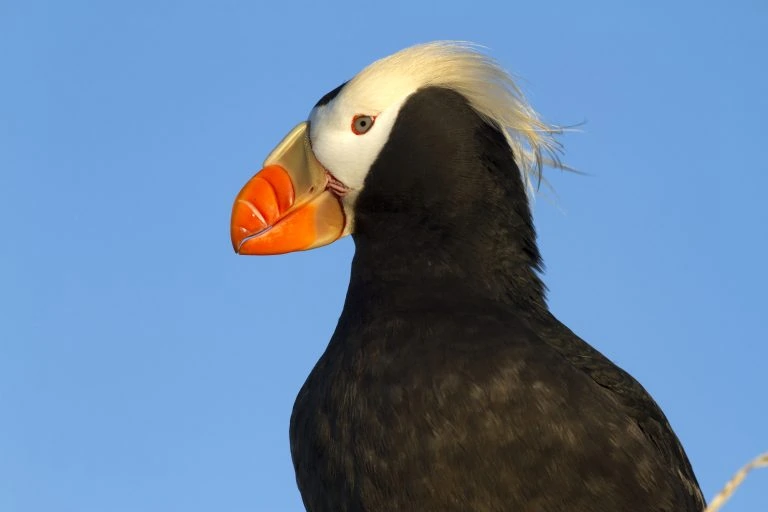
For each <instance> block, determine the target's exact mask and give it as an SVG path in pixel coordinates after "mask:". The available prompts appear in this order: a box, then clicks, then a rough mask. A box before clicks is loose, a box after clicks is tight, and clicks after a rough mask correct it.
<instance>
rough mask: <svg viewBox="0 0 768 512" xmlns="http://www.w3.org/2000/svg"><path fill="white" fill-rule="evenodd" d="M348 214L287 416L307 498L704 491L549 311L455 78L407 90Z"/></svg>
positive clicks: (495, 146) (418, 507) (618, 507)
mask: <svg viewBox="0 0 768 512" xmlns="http://www.w3.org/2000/svg"><path fill="white" fill-rule="evenodd" d="M355 221H356V224H355V232H354V235H353V236H354V239H355V244H356V253H355V257H354V261H353V266H352V275H351V281H350V285H349V291H348V294H347V299H346V303H345V305H344V311H343V313H342V314H341V318H340V319H339V323H338V326H337V328H336V332H335V333H334V335H333V338H332V339H331V341H330V344H329V345H328V348H327V350H326V352H325V353H324V354H323V356H322V358H321V359H320V361H319V362H318V363H317V366H316V367H315V368H314V370H313V371H312V373H311V375H310V376H309V378H308V379H307V381H306V383H305V384H304V386H303V388H302V389H301V392H300V393H299V396H298V398H297V400H296V404H295V407H294V411H293V416H292V419H291V450H292V454H293V460H294V464H295V467H296V475H297V480H298V484H299V488H300V490H301V494H302V497H303V499H304V504H305V506H306V508H307V510H308V511H310V512H363V511H365V512H385V511H387V512H389V511H401V512H406V511H414V512H415V511H418V512H431V511H434V512H438V511H439V512H453V511H455V512H458V511H484V512H491V511H522V510H525V511H539V512H545V511H569V512H570V511H593V512H608V511H610V512H616V511H627V510H643V511H648V510H652V511H670V512H671V511H700V510H701V509H702V508H703V505H704V501H703V499H702V496H701V493H700V491H699V488H698V484H697V482H696V478H695V476H694V474H693V471H692V469H691V466H690V464H689V462H688V459H687V457H686V455H685V453H684V451H683V449H682V447H681V445H680V443H679V441H678V439H677V437H676V436H675V434H674V433H673V431H672V429H671V428H670V426H669V423H668V422H667V420H666V418H665V417H664V414H663V413H662V412H661V410H660V409H659V407H658V406H657V405H656V403H655V402H654V401H653V399H652V398H651V397H650V396H649V395H648V393H647V392H646V391H645V390H644V389H643V388H642V386H641V385H640V384H638V383H637V382H636V381H635V380H634V379H633V378H632V377H631V376H630V375H628V374H627V373H625V372H624V371H623V370H621V369H620V368H618V367H617V366H615V365H614V364H612V363H611V362H610V361H609V360H608V359H606V358H605V357H604V356H602V355H601V354H600V353H599V352H597V351H596V350H595V349H593V348H592V347H591V346H590V345H588V344H587V343H585V342H584V341H582V340H581V339H580V338H578V337H577V336H576V335H574V334H573V333H572V332H571V331H570V330H568V328H566V327H565V326H564V325H562V324H561V323H560V322H559V321H558V320H557V319H555V318H554V317H553V316H552V315H551V313H550V312H549V311H548V309H547V306H546V303H545V296H544V295H545V291H544V285H543V284H542V282H541V280H540V278H539V271H540V269H541V260H540V256H539V252H538V249H537V247H536V241H535V238H536V237H535V231H534V227H533V221H532V218H531V213H530V208H529V205H528V201H527V197H526V193H525V190H524V187H523V183H522V180H521V179H520V175H519V172H518V169H517V166H516V165H515V162H514V160H513V158H512V155H511V153H510V150H509V147H508V145H507V143H506V141H505V139H504V136H503V135H502V134H501V133H500V132H499V130H498V129H497V128H496V127H494V126H492V125H489V124H488V123H486V122H485V121H484V120H483V119H481V118H480V116H478V115H477V114H476V113H475V112H474V111H473V110H472V108H471V107H470V106H469V105H468V104H467V102H466V101H465V99H464V98H463V97H462V96H461V95H459V94H458V93H456V92H453V91H449V90H446V89H440V88H427V89H423V90H421V91H419V92H417V93H416V94H414V95H413V96H412V97H411V98H410V99H409V100H408V101H407V102H406V104H405V105H404V106H403V107H402V109H401V111H400V114H399V117H398V120H397V122H396V124H395V126H394V128H393V130H392V132H391V135H390V139H389V141H388V142H387V144H386V145H385V147H384V149H383V150H382V152H381V154H380V155H379V157H378V159H377V160H376V162H375V164H374V165H373V167H372V168H371V170H370V173H369V174H368V177H367V179H366V182H365V187H364V189H363V191H362V192H361V194H360V196H359V198H358V201H357V203H356V205H355Z"/></svg>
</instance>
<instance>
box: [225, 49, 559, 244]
mask: <svg viewBox="0 0 768 512" xmlns="http://www.w3.org/2000/svg"><path fill="white" fill-rule="evenodd" d="M433 86H434V87H442V88H446V89H449V90H452V91H454V92H457V93H459V94H460V95H461V96H463V97H464V98H465V99H466V100H467V102H468V103H469V104H470V105H471V106H472V108H473V109H474V110H475V111H476V112H477V114H478V115H480V116H481V117H482V118H483V119H486V120H488V121H491V122H493V123H494V125H496V126H498V127H500V128H501V129H502V130H503V132H504V135H505V137H506V139H507V142H508V143H509V145H510V151H511V152H512V153H513V155H514V157H515V160H516V162H517V164H518V167H519V168H520V170H521V172H522V173H523V178H524V181H525V182H526V183H528V184H530V183H531V179H530V177H531V175H537V174H538V173H539V172H540V167H541V164H542V162H548V161H549V160H547V159H543V158H542V152H546V153H551V151H552V149H553V148H556V143H555V142H554V139H553V138H552V137H551V135H550V134H552V133H557V132H558V130H557V129H556V128H553V127H551V126H549V125H546V124H544V123H542V122H541V121H539V119H538V117H537V115H536V113H535V111H533V109H531V108H530V106H529V105H528V104H527V103H526V102H525V100H524V98H523V97H522V95H521V94H520V92H519V90H518V89H517V87H516V86H515V85H514V83H513V82H512V80H511V78H510V77H509V76H508V75H507V74H506V73H505V72H504V71H503V70H501V69H500V68H499V67H498V66H497V65H496V64H495V63H494V62H493V61H492V60H490V59H488V58H486V57H485V56H483V55H482V54H480V53H478V52H477V51H475V50H474V49H473V48H472V47H470V46H467V45H466V44H461V43H450V42H435V43H427V44H422V45H417V46H414V47H411V48H407V49H405V50H402V51H400V52H398V53H395V54H393V55H391V56H389V57H385V58H384V59H381V60H379V61H376V62H374V63H373V64H371V65H370V66H368V67H366V68H365V69H364V70H363V71H361V72H360V73H358V74H357V75H356V76H355V77H354V78H353V79H352V80H350V81H349V82H347V83H345V84H343V85H342V86H340V87H338V88H337V89H335V90H333V91H331V92H330V93H328V94H326V95H325V96H324V97H323V98H322V99H321V100H320V101H319V102H318V103H317V105H315V107H314V108H313V109H312V110H311V112H310V115H309V118H308V120H307V121H305V122H302V123H300V124H299V125H298V126H296V127H295V128H294V129H293V130H292V131H291V132H290V133H289V134H288V135H287V136H286V137H285V138H284V139H283V141H282V142H280V144H278V146H277V147H276V148H275V149H274V150H273V151H272V153H271V154H270V155H269V156H268V157H267V159H266V160H265V161H264V167H263V169H262V170H261V171H259V172H258V173H257V174H256V175H255V176H253V178H251V179H250V180H249V181H248V182H247V183H246V184H245V186H244V187H243V188H242V190H241V191H240V193H239V194H238V195H237V197H236V198H235V203H234V206H233V209H232V219H231V222H230V234H231V237H232V245H233V248H234V250H235V252H237V253H238V254H248V255H251V254H253V255H262V254H263V255H266V254H281V253H287V252H293V251H301V250H307V249H312V248H315V247H320V246H323V245H327V244H329V243H331V242H333V241H335V240H337V239H339V238H341V237H342V236H345V235H348V234H350V233H352V232H353V230H354V205H355V201H356V199H357V197H358V195H359V194H360V191H361V190H362V188H363V185H364V183H365V180H366V176H367V175H368V172H369V171H370V169H371V168H372V167H373V165H374V163H375V162H376V160H377V158H378V156H379V154H380V153H381V152H382V149H383V148H384V147H385V145H386V144H387V142H388V140H389V137H390V134H391V132H392V129H393V127H394V126H395V122H396V121H397V118H398V114H399V112H400V109H401V107H403V105H404V104H405V102H406V100H408V98H409V97H410V96H411V95H413V94H414V93H415V92H417V91H419V90H421V89H425V88H428V87H433ZM414 143H418V141H414ZM406 158H407V156H406Z"/></svg>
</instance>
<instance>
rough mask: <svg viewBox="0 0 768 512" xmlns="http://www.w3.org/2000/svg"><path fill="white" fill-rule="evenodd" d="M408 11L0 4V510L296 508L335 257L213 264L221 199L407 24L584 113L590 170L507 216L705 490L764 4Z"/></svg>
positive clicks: (342, 267) (32, 1)
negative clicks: (482, 54) (522, 212)
mask: <svg viewBox="0 0 768 512" xmlns="http://www.w3.org/2000/svg"><path fill="white" fill-rule="evenodd" d="M409 4H410V3H409V2H408V3H406V2H403V3H399V2H396V1H391V2H365V3H364V2H347V3H330V2H328V3H319V2H318V3H315V4H314V5H313V6H310V5H309V4H308V3H307V4H306V5H301V4H298V3H296V2H244V1H240V2H235V1H228V0H219V1H216V2H189V1H188V2H180V1H179V2H171V1H152V2H150V1H134V2H86V1H82V0H72V1H68V2H40V1H37V0H25V1H10V2H9V1H8V0H0V52H1V53H0V64H1V67H0V230H1V232H2V238H0V263H2V265H0V510H1V511H8V512H49V511H56V512H91V511H92V512H104V511H109V512H112V511H115V512H117V511H120V512H122V511H131V512H134V511H141V512H155V511H157V512H161V511H162V512H167V511H173V510H184V511H186V512H194V511H210V510H219V511H260V512H262V511H263V512H272V511H274V512H283V511H286V512H292V511H300V510H303V509H302V506H301V501H300V497H299V494H298V491H297V490H296V487H295V484H294V479H293V469H292V466H291V462H290V454H289V447H288V419H289V415H290V411H291V407H292V405H293V400H294V397H295V395H296V393H297V391H298V389H299V387H300V386H301V384H302V383H303V381H304V378H305V377H306V375H307V374H308V372H309V371H310V369H311V367H312V366H313V364H314V362H315V361H316V359H317V358H318V357H319V355H320V354H321V352H322V351H323V349H324V347H325V344H326V342H327V340H328V338H329V337H330V335H331V332H332V331H333V328H334V326H335V323H336V319H337V317H338V314H339V312H340V310H341V305H342V301H343V298H344V294H345V291H346V286H347V279H348V275H349V263H350V259H351V256H352V252H353V244H352V242H351V240H348V239H347V240H344V241H342V242H340V243H337V244H334V245H332V246H330V247H326V248H323V249H319V250H315V251H312V252H308V253H301V254H292V255H286V256H281V257H268V258H254V257H251V258H246V257H236V256H235V255H234V254H233V252H232V249H231V247H230V242H229V231H228V222H229V214H230V208H231V203H232V200H233V198H234V196H235V194H236V193H237V192H238V190H239V189H240V187H241V186H242V185H243V183H244V182H245V181H246V180H247V179H248V178H249V177H250V176H251V175H252V174H253V173H254V172H255V171H257V170H258V169H259V167H260V164H261V161H262V159H263V158H264V157H265V156H266V154H267V153H268V152H269V150H270V149H271V148H272V147H273V146H274V145H275V144H276V143H277V142H278V141H279V140H280V138H281V137H282V136H283V135H284V134H285V133H286V132H287V131H288V130H289V129H290V128H291V127H292V126H294V124H296V123H297V122H299V121H301V120H302V119H304V118H305V116H306V115H307V113H308V112H309V109H310V108H311V107H312V105H313V104H314V103H315V101H316V100H317V99H318V98H319V97H320V96H321V95H322V94H324V93H325V92H327V91H328V90H329V89H331V88H333V87H335V86H336V85H338V84H339V83H340V82H341V81H343V80H345V79H347V78H349V77H351V76H352V75H353V74H354V73H356V72H357V71H358V70H359V69H361V68H362V67H363V66H365V65H366V64H368V63H369V62H371V61H373V60H374V59H376V58H379V57H381V56H384V55H387V54H389V53H391V52H393V51H396V50H398V49H400V48H403V47H405V46H409V45H411V44H414V43H417V42H424V41H428V40H433V39H463V40H470V41H475V42H478V43H482V44H484V45H486V46H488V47H489V48H490V50H489V51H490V53H491V55H493V56H494V57H495V58H497V59H498V60H499V61H500V62H501V63H502V64H503V65H504V66H505V67H506V68H507V69H510V70H511V71H513V72H514V73H515V74H516V75H518V76H521V77H523V78H524V80H523V81H522V86H523V88H524V89H525V90H526V91H527V93H528V95H529V97H530V99H531V101H532V102H533V103H534V105H535V106H536V107H537V108H538V109H539V111H540V112H541V113H542V114H543V116H544V117H545V119H547V120H548V121H551V122H556V123H562V124H573V123H578V122H581V121H586V122H587V124H586V125H585V126H584V128H583V132H582V133H578V134H571V135H568V136H567V137H566V138H565V143H566V150H567V153H566V161H567V162H568V163H570V164H571V165H573V166H575V167H577V168H578V169H580V170H583V171H585V172H588V173H589V174H590V176H587V177H582V176H577V175H573V174H561V173H558V172H550V173H549V174H548V177H549V179H550V181H551V182H552V184H553V185H554V187H555V188H556V191H557V192H556V193H557V195H556V196H555V195H553V194H550V193H547V194H543V196H542V197H541V198H540V199H539V200H538V201H537V203H536V207H535V214H536V222H537V226H538V230H539V234H540V243H541V247H542V251H543V253H544V257H545V261H546V263H547V267H548V269H547V272H546V275H545V280H546V283H547V284H548V286H549V288H550V294H549V297H550V304H551V307H552V309H553V310H554V312H555V313H556V314H557V315H558V316H559V317H560V318H561V319H562V320H563V321H564V322H565V323H567V324H568V325H569V326H570V327H571V328H572V329H574V330H575V331H576V332H577V333H579V334H580V335H581V336H583V337H584V338H586V339H587V340H589V341H590V342H591V343H593V344H594V345H595V346H597V347H598V348H599V349H600V350H602V351H603V352H605V353H606V354H607V355H609V356H610V357H611V358H613V359H614V360H615V361H617V362H618V363H619V364H621V365H622V366H624V367H625V368H626V369H628V370H629V371H630V372H632V373H633V374H634V375H635V376H636V377H637V378H638V379H639V380H640V381H641V382H642V383H643V384H644V385H645V386H646V387H647V388H648V390H649V391H650V392H651V393H652V394H653V395H654V397H655V398H656V399H657V400H658V401H659V403H660V404H661V405H662V407H663V408H664V410H665V411H666V413H667V414H668V416H669V418H670V420H671V421H672V423H673V425H674V427H675V429H676V431H677V433H678V434H679V436H680V437H681V439H682V441H683V443H684V445H685V447H686V449H687V450H688V453H689V455H690V457H691V460H692V462H693V464H694V467H695V469H696V472H697V474H698V477H699V480H700V483H701V485H702V488H703V489H704V492H705V494H706V495H707V497H708V498H711V497H712V496H713V495H714V494H715V493H716V492H717V491H718V490H719V488H720V487H721V485H722V484H723V483H724V482H725V481H726V480H727V479H728V478H729V477H730V476H731V474H732V473H733V472H734V471H735V470H736V469H737V468H738V467H740V466H741V465H742V464H743V463H745V462H746V461H747V460H748V459H750V458H751V457H752V456H754V455H757V454H758V453H759V452H761V451H765V450H766V449H768V427H766V424H768V410H767V409H766V404H767V403H768V399H767V398H766V396H768V379H767V378H766V373H767V370H766V360H768V322H766V316H767V312H766V309H767V308H766V296H765V293H766V290H767V289H768V271H766V262H767V261H768V228H767V227H766V225H767V224H768V207H766V189H768V167H767V165H766V157H765V151H766V146H767V143H768V137H766V136H767V135H768V128H766V126H767V124H766V120H767V119H768V99H767V98H768V94H767V91H768V66H766V56H765V52H766V50H767V49H768V31H767V30H766V26H768V4H766V3H765V2H763V1H761V0H754V1H751V2H748V1H740V2H739V1H734V2H729V3H728V6H727V7H724V6H716V4H722V2H717V3H716V2H663V3H662V2H659V3H657V4H653V3H642V6H640V5H637V6H634V7H628V6H626V5H625V6H618V4H619V2H605V3H590V4H589V5H584V2H570V1H562V2H514V1H503V2H502V1H498V2H486V1H472V2H460V3H456V2H440V3H435V4H432V5H431V6H427V5H419V6H415V5H409ZM297 317H298V318H300V319H301V320H297ZM766 489H768V473H760V472H758V473H755V474H754V475H753V476H750V478H749V479H748V480H747V482H746V484H745V486H744V487H743V488H742V489H741V490H740V491H739V493H738V494H737V495H736V497H735V498H734V499H733V501H732V502H731V503H730V504H729V505H728V508H727V510H729V511H732V512H737V511H744V512H748V511H755V512H756V511H758V510H764V509H766V507H768V491H766Z"/></svg>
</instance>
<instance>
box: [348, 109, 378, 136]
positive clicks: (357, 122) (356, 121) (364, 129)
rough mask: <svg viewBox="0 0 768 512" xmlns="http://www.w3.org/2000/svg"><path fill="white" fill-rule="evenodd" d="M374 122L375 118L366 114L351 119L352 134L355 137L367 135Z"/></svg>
mask: <svg viewBox="0 0 768 512" xmlns="http://www.w3.org/2000/svg"><path fill="white" fill-rule="evenodd" d="M375 122H376V116H369V115H366V114H358V115H356V116H355V117H353V118H352V126H351V128H352V133H354V134H355V135H363V134H366V133H368V130H370V129H371V128H373V124H374V123H375Z"/></svg>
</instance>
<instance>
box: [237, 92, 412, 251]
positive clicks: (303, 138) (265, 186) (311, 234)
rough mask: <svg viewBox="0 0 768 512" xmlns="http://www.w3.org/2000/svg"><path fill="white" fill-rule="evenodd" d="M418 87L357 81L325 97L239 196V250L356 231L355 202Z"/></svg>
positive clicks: (290, 247) (289, 246)
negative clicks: (382, 87)
mask: <svg viewBox="0 0 768 512" xmlns="http://www.w3.org/2000/svg"><path fill="white" fill-rule="evenodd" d="M414 90H415V87H414V86H413V84H411V83H409V81H408V80H404V81H401V82H400V83H399V84H390V87H389V88H388V89H387V93H386V94H376V91H375V90H373V91H371V88H370V87H366V84H362V85H361V84H359V83H355V82H354V81H352V82H351V83H347V84H345V85H343V86H340V87H339V88H337V89H336V90H334V91H332V92H330V93H328V94H327V95H326V96H324V97H323V99H321V100H320V102H318V104H317V105H316V106H315V107H314V108H313V109H312V111H311V112H310V115H309V121H308V122H303V123H300V124H299V125H298V126H296V127H295V128H294V129H293V130H292V131H291V132H290V133H289V134H288V135H287V136H286V137H285V138H284V139H283V141H282V142H281V143H280V144H279V145H278V146H277V147H276V148H275V149H274V150H273V151H272V153H271V154H270V155H269V156H268V157H267V159H266V160H265V162H264V167H263V169H262V170H261V171H259V172H258V173H257V174H256V175H255V176H254V177H253V178H251V180H250V181H249V182H248V183H246V185H245V186H244V187H243V189H242V190H241V191H240V193H239V194H238V196H237V198H236V199H235V204H234V207H233V211H232V221H231V224H230V233H231V236H232V245H233V247H234V249H235V252H237V253H238V254H253V255H264V254H281V253H286V252H292V251H299V250H307V249H312V248H315V247H320V246H323V245H327V244H329V243H331V242H333V241H335V240H337V239H339V238H341V237H342V236H345V235H348V234H349V233H351V231H352V226H353V222H354V216H353V206H354V202H355V200H356V198H357V196H358V194H359V193H360V191H361V190H362V187H363V183H364V181H365V177H366V175H367V173H368V170H369V169H370V168H371V166H372V165H373V163H374V161H375V160H376V158H377V156H378V154H379V153H380V152H381V149H382V148H383V147H384V145H385V144H386V142H387V139H388V137H389V133H390V132H391V130H392V126H393V125H394V123H395V120H396V119H397V112H398V110H399V108H400V106H401V105H402V104H403V102H404V101H405V99H406V98H407V97H408V96H409V94H411V93H412V92H413V91H414Z"/></svg>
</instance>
